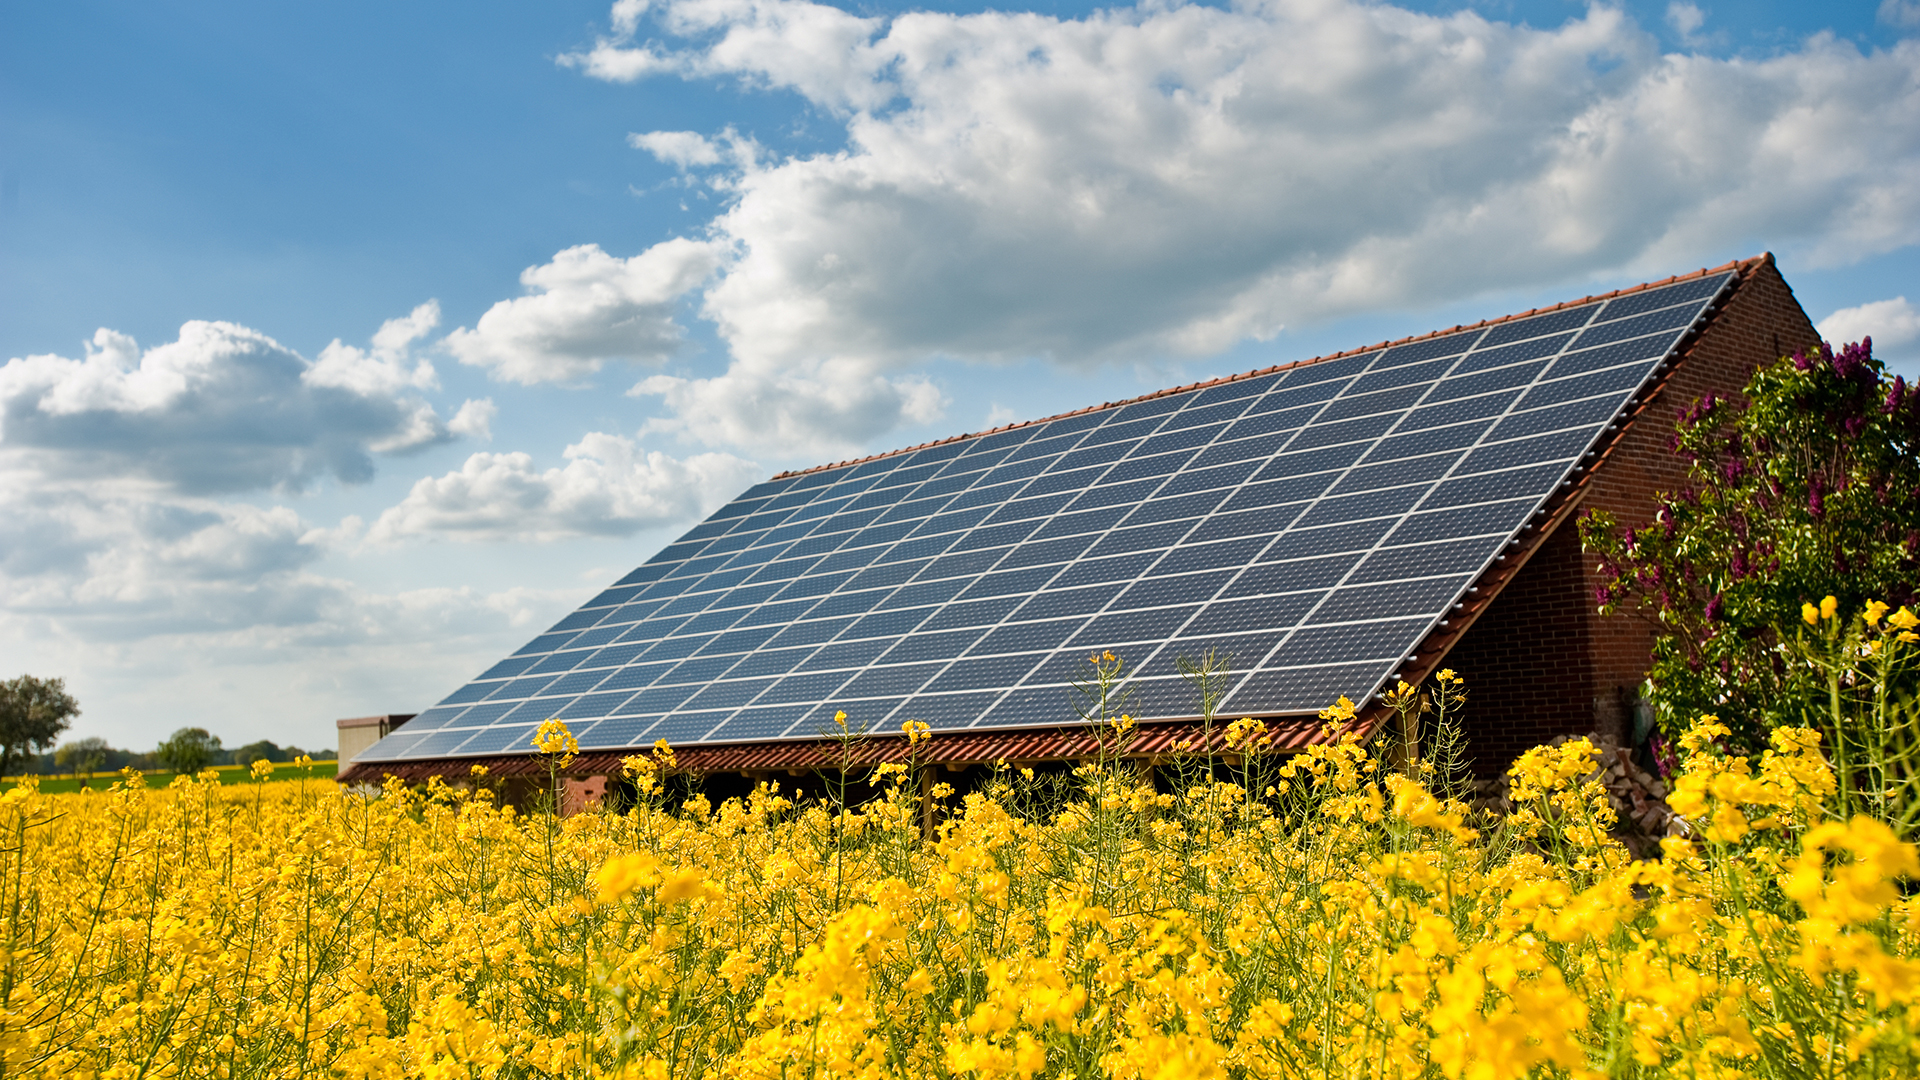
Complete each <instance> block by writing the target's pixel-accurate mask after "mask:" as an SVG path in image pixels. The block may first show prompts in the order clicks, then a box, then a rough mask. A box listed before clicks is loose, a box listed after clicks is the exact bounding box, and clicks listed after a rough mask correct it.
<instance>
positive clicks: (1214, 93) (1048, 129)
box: [570, 0, 1920, 400]
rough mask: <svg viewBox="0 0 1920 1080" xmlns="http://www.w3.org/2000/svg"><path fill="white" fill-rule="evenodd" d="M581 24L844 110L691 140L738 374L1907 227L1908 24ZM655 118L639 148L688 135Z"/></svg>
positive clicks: (1335, 1)
mask: <svg viewBox="0 0 1920 1080" xmlns="http://www.w3.org/2000/svg"><path fill="white" fill-rule="evenodd" d="M1673 18H1674V20H1675V25H1676V26H1677V27H1680V28H1683V29H1685V28H1691V29H1692V31H1694V32H1697V31H1699V29H1700V28H1701V26H1702V25H1703V23H1702V20H1703V19H1704V13H1703V12H1702V11H1701V10H1700V9H1699V8H1698V7H1697V5H1690V4H1676V5H1675V6H1674V8H1673ZM612 22H613V27H612V29H613V32H612V33H611V34H610V35H609V36H608V37H606V38H605V39H603V40H601V41H599V42H598V43H596V45H595V46H594V48H593V49H592V50H590V51H589V52H585V53H581V54H579V55H577V56H575V57H574V58H572V60H571V61H570V62H572V63H575V64H576V65H578V66H580V67H581V68H582V69H583V70H585V71H587V72H588V73H590V74H599V75H600V76H601V77H615V76H614V75H612V74H609V72H610V71H611V70H612V67H613V66H617V64H618V63H619V60H618V58H619V57H621V56H623V55H626V54H628V53H635V52H645V55H646V56H648V57H650V58H651V59H649V60H648V61H647V62H646V63H644V64H640V63H636V64H634V65H632V66H631V67H630V68H629V69H626V74H622V75H620V76H618V77H620V78H628V77H638V76H639V75H642V74H653V73H658V72H671V73H673V74H675V75H677V76H678V77H683V78H706V79H721V80H731V81H738V82H741V83H744V84H745V85H747V86H750V87H767V88H777V89H781V90H788V91H792V92H795V93H798V94H800V95H802V96H803V97H804V98H805V99H806V100H807V101H808V102H810V103H811V104H813V105H814V106H816V107H817V108H818V109H819V110H821V112H822V113H824V114H826V115H828V116H833V117H840V118H842V121H843V123H844V133H845V145H844V147H842V148H838V149H835V150H832V151H829V152H820V153H804V154H794V155H788V156H785V157H779V156H771V157H765V158H760V159H755V160H753V161H749V162H730V163H726V164H724V165H723V166H722V168H723V170H726V171H728V175H727V176H726V177H724V184H725V190H726V192H727V193H728V194H729V195H730V197H731V201H730V202H728V203H727V204H726V205H725V207H724V209H723V210H722V211H721V212H720V213H719V214H718V215H717V216H716V217H715V218H714V220H713V221H712V222H711V225H710V229H711V239H712V241H713V243H714V244H715V245H716V250H720V251H723V252H724V253H725V258H724V260H723V262H722V263H721V265H720V269H719V272H718V275H717V277H716V278H714V280H713V283H712V284H711V285H710V286H709V287H707V288H706V289H705V291H704V293H703V306H702V312H703V314H704V315H705V316H706V317H708V318H710V319H712V320H713V321H714V322H715V323H716V325H717V326H718V328H719V331H720V333H721V335H722V337H723V338H724V339H725V340H726V342H727V344H728V345H729V347H730V350H731V352H732V355H733V357H734V359H735V360H737V361H740V362H743V363H745V364H747V365H748V367H749V369H750V370H751V371H752V372H754V373H755V379H756V380H757V383H760V384H764V383H767V382H769V381H774V380H777V378H778V377H779V375H778V372H779V371H780V370H781V369H782V367H783V366H792V365H800V366H802V367H804V366H805V365H810V364H822V363H828V362H836V363H844V362H862V363H866V364H869V365H870V367H869V371H871V372H872V375H871V377H872V378H873V379H882V378H885V377H886V375H885V369H886V368H887V367H889V366H891V367H902V366H906V365H913V364H918V363H920V362H922V361H924V360H926V359H927V358H929V357H934V356H944V357H952V358H959V359H971V360H992V359H996V358H1002V357H1032V356H1051V357H1054V358H1057V359H1059V360H1062V361H1066V362H1084V361H1099V360H1106V359H1117V358H1139V357H1168V356H1198V355H1209V354H1212V353H1216V352H1218V351H1221V350H1223V349H1225V348H1228V347H1230V346H1232V345H1234V344H1236V343H1238V342H1241V341H1244V340H1247V339H1264V338H1267V337H1270V336H1272V335H1273V334H1275V333H1277V332H1278V331H1279V330H1280V329H1281V328H1282V327H1283V326H1285V325H1288V324H1290V323H1299V322H1305V321H1311V320H1318V319H1325V318H1329V317H1335V316H1341V315H1346V314H1350V313H1354V312H1359V311H1364V310H1376V309H1380V308H1387V307H1391V308H1405V307H1409V306H1418V305H1425V304H1438V303H1443V302H1448V301H1456V300H1460V299H1463V298H1466V297H1469V296H1472V295H1475V294H1478V293H1482V292H1486V291H1489V290H1495V289H1504V288H1513V287H1520V286H1535V285H1538V284H1539V283H1541V282H1547V281H1556V280H1563V281H1569V282H1577V281H1581V280H1585V279H1590V278H1592V277H1594V276H1596V275H1603V274H1617V273H1637V272H1645V273H1649V274H1656V273H1670V272H1672V271H1674V270H1676V269H1681V268H1687V267H1693V266H1698V265H1701V264H1702V263H1703V262H1706V261H1709V260H1718V259H1721V258H1725V257H1728V256H1730V255H1736V254H1752V253H1755V252H1757V251H1759V250H1760V249H1761V248H1763V247H1777V248H1783V249H1786V250H1788V251H1789V252H1790V253H1793V254H1795V255H1796V257H1800V258H1805V259H1808V260H1812V261H1817V262H1826V263H1840V262H1846V261H1849V260H1852V259H1855V258H1858V257H1861V256H1864V255H1869V254H1873V253H1877V252H1884V251H1888V250H1891V249H1894V248H1898V247H1902V246H1905V245H1909V244H1912V243H1915V242H1920V42H1902V43H1900V44H1898V45H1896V46H1894V47H1892V48H1889V49H1885V50H1877V51H1873V52H1870V53H1863V52H1861V51H1860V50H1859V49H1858V48H1857V47H1856V46H1855V45H1853V44H1852V43H1850V42H1846V41H1842V40H1840V39H1837V38H1835V37H1833V36H1831V35H1826V34H1821V35H1815V36H1813V37H1811V38H1808V39H1806V40H1805V41H1802V42H1800V43H1799V44H1798V45H1797V46H1795V47H1791V48H1788V49H1784V50H1782V51H1780V52H1778V53H1776V54H1774V55H1771V56H1768V57H1765V58H1761V59H1752V58H1732V59H1728V58H1719V57H1714V56H1708V55H1701V54H1697V53H1684V52H1683V53H1662V52H1661V51H1660V48H1659V45H1658V42H1657V40H1656V39H1655V38H1654V36H1653V35H1652V34H1651V33H1649V32H1648V31H1647V30H1646V29H1645V28H1644V27H1642V26H1641V25H1640V24H1638V23H1636V22H1635V21H1634V20H1633V19H1632V18H1631V17H1630V16H1629V15H1627V14H1626V13H1625V12H1624V11H1622V10H1621V9H1619V8H1616V7H1609V6H1603V5H1596V6H1593V7H1590V8H1588V9H1587V11H1586V12H1585V14H1584V15H1582V16H1581V17H1578V18H1574V19H1570V20H1569V21H1567V22H1565V23H1564V24H1562V25H1560V26H1557V27H1550V28H1544V29H1541V28H1533V27H1529V26H1526V25H1518V24H1512V23H1503V22H1498V21H1494V20H1490V19H1487V18H1484V17H1482V16H1481V15H1478V14H1476V13H1474V12H1472V11H1459V12H1455V13H1451V14H1445V15H1429V14H1424V13H1419V12H1414V11H1410V10H1407V9H1405V8H1400V7H1395V6H1393V5H1390V4H1375V3H1359V2H1343V0H1269V2H1263V3H1252V4H1246V5H1236V6H1233V7H1230V8H1221V7H1212V6H1198V5H1187V4H1179V3H1174V4H1157V3H1156V4H1142V5H1140V6H1138V7H1131V8H1128V7H1121V8H1111V9H1105V10H1101V11H1097V12H1094V13H1092V14H1089V15H1087V16H1085V17H1083V18H1078V19H1060V18H1053V17H1049V16H1045V15H1038V14H1022V13H1001V12H982V13H977V14H949V13H940V12H926V11H920V12H912V13H908V14H903V15H899V16H897V17H893V18H890V19H888V18H879V17H866V16H856V15H852V14H848V13H847V12H844V11H841V10H840V9H838V8H835V7H831V6H828V5H823V4H816V3H810V2H807V0H663V2H659V3H654V4H650V5H644V6H641V7H635V6H632V5H627V6H623V7H621V8H619V9H618V10H617V11H616V12H615V17H614V18H613V20H612ZM643 31H644V33H643ZM646 34H651V35H652V36H651V37H646V36H645V35H646ZM643 38H644V40H645V41H646V44H644V45H642V44H640V42H641V41H642V40H643ZM649 50H650V51H649ZM673 134H674V136H675V138H676V139H677V140H678V141H674V142H671V143H670V142H667V141H664V140H661V141H657V142H656V143H654V144H651V145H648V144H642V145H646V146H647V148H648V149H650V150H653V151H654V152H656V153H660V154H662V156H663V157H665V158H667V159H669V160H675V161H676V162H678V161H680V160H685V161H692V160H693V158H692V157H691V156H689V155H696V154H699V155H701V156H702V157H703V158H704V154H703V152H702V151H701V150H700V149H699V146H700V145H701V144H696V143H694V142H692V141H691V140H685V139H678V136H679V134H680V133H673ZM706 145H708V146H711V144H706ZM675 155H679V157H678V158H676V157H675ZM716 156H717V155H716ZM643 385H645V384H643ZM652 385H653V386H654V387H656V388H658V387H661V386H665V385H667V384H664V383H660V382H654V383H652ZM795 400H798V399H797V398H796V399H795Z"/></svg>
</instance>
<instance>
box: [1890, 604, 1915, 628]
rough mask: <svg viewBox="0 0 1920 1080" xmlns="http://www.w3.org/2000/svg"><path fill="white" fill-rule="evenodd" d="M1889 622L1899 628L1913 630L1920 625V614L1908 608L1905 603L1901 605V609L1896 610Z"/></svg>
mask: <svg viewBox="0 0 1920 1080" xmlns="http://www.w3.org/2000/svg"><path fill="white" fill-rule="evenodd" d="M1887 622H1888V623H1890V624H1892V625H1893V626H1894V627H1896V628H1898V629H1901V630H1911V629H1913V628H1914V627H1916V626H1920V615H1915V614H1914V613H1913V612H1911V611H1909V610H1907V608H1906V606H1905V605H1901V608H1900V610H1899V611H1896V612H1894V613H1893V616H1892V617H1891V618H1889V619H1888V620H1887Z"/></svg>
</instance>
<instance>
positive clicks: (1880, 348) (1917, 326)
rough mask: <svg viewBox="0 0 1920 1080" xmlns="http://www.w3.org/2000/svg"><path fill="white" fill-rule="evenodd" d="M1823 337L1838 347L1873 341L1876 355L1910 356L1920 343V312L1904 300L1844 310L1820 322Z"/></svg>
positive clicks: (1875, 303) (1901, 297)
mask: <svg viewBox="0 0 1920 1080" xmlns="http://www.w3.org/2000/svg"><path fill="white" fill-rule="evenodd" d="M1819 329H1820V336H1821V338H1823V339H1825V340H1826V341H1829V342H1832V343H1833V344H1835V345H1845V344H1849V343H1851V342H1855V341H1859V340H1860V339H1861V338H1865V337H1871V338H1873V347H1874V351H1875V352H1888V353H1907V352H1911V351H1913V350H1911V349H1910V348H1908V346H1911V345H1912V344H1913V343H1914V342H1916V341H1920V310H1916V309H1915V308H1914V306H1913V305H1912V304H1909V303H1908V302H1907V298H1906V297H1904V296H1896V297H1894V298H1893V299H1891V300H1875V301H1873V302H1872V303H1869V304H1861V305H1859V306H1857V307H1848V308H1841V309H1840V310H1839V311H1836V312H1834V313H1833V314H1831V315H1829V316H1827V317H1826V318H1824V319H1821V320H1820V327H1819Z"/></svg>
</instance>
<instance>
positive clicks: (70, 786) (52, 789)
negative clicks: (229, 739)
mask: <svg viewBox="0 0 1920 1080" xmlns="http://www.w3.org/2000/svg"><path fill="white" fill-rule="evenodd" d="M214 767H215V768H217V769H219V770H220V782H221V783H222V784H244V783H246V782H247V781H248V780H249V779H251V778H252V776H253V774H252V772H250V771H249V770H248V767H247V766H245V765H216V766H214ZM339 767H340V763H339V762H337V761H316V762H314V763H313V768H312V769H311V770H301V769H297V768H295V767H293V766H292V765H284V764H282V765H275V766H274V767H273V778H274V779H275V780H298V779H300V778H301V777H302V776H310V777H312V778H313V779H315V780H331V779H333V777H334V774H335V773H336V772H338V771H339ZM173 777H174V774H173V773H170V772H150V773H147V774H146V778H147V786H148V787H166V786H167V785H168V784H171V783H173ZM21 779H22V778H21V777H18V776H9V777H7V778H5V780H0V791H4V790H6V789H7V788H10V787H14V786H16V785H18V784H19V783H20V781H21ZM118 779H120V774H119V773H117V772H103V773H94V774H92V776H91V777H89V778H88V779H87V781H86V786H88V787H91V788H93V789H94V790H95V791H105V790H106V789H107V788H108V787H110V786H112V785H113V783H114V781H116V780H118ZM80 787H81V781H80V779H79V778H77V777H75V776H74V775H73V774H72V773H67V774H65V775H58V774H52V773H49V774H45V775H42V776H41V777H40V790H41V791H44V792H46V793H47V794H49V795H52V794H55V793H60V792H69V791H79V790H80Z"/></svg>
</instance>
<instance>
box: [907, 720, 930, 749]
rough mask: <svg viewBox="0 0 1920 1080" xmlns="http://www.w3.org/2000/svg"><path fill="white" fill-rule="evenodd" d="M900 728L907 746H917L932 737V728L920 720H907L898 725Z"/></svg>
mask: <svg viewBox="0 0 1920 1080" xmlns="http://www.w3.org/2000/svg"><path fill="white" fill-rule="evenodd" d="M900 730H901V731H903V732H905V733H906V736H907V745H908V746H918V745H919V744H921V743H923V742H925V741H927V740H928V739H930V738H932V737H933V729H932V728H930V727H928V726H927V724H926V722H925V721H921V720H908V721H906V722H905V723H902V724H901V725H900Z"/></svg>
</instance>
